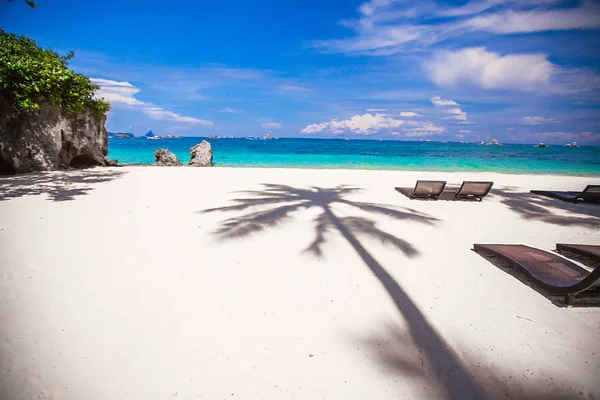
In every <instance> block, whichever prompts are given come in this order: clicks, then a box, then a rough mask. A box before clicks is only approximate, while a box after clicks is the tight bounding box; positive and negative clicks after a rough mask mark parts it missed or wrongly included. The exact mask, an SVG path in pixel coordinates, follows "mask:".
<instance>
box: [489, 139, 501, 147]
mask: <svg viewBox="0 0 600 400" xmlns="http://www.w3.org/2000/svg"><path fill="white" fill-rule="evenodd" d="M485 145H486V146H502V144H500V142H499V141H498V139H492V141H491V142H490V143H486V144H485Z"/></svg>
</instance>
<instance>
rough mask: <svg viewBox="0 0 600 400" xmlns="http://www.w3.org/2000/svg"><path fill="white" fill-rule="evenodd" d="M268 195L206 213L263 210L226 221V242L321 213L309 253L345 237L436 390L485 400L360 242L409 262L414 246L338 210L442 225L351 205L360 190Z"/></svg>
mask: <svg viewBox="0 0 600 400" xmlns="http://www.w3.org/2000/svg"><path fill="white" fill-rule="evenodd" d="M264 186H265V189H264V190H262V191H247V192H242V193H244V194H245V195H247V196H248V197H244V198H238V199H234V200H233V202H234V203H236V204H234V205H231V206H226V207H220V208H214V209H208V210H204V211H202V212H203V213H210V212H231V211H245V210H248V209H250V208H254V207H259V208H260V209H259V210H257V211H251V212H248V213H247V214H244V215H242V216H238V217H232V218H229V219H226V220H225V221H224V222H223V225H222V226H221V227H220V228H219V229H218V230H217V231H216V234H217V235H218V236H219V237H221V238H223V239H228V238H242V237H246V236H249V235H250V234H253V233H256V232H260V231H263V230H265V229H267V228H269V227H273V226H276V225H278V224H281V223H282V222H284V221H286V220H288V219H290V218H291V213H293V212H294V211H297V210H302V209H309V208H318V209H319V210H320V213H319V215H318V216H317V217H316V218H315V220H314V223H315V239H314V240H313V242H312V243H311V244H310V245H309V247H308V248H307V249H306V251H309V252H312V253H314V254H315V255H320V254H322V253H323V246H324V245H325V243H326V237H327V235H328V234H331V233H332V232H333V231H335V232H337V233H338V234H340V235H341V236H342V237H344V238H345V239H346V241H347V242H348V243H349V244H350V245H351V246H352V248H353V249H354V250H355V251H356V253H357V254H358V256H359V257H360V258H361V259H362V260H363V262H364V263H365V264H366V265H367V267H368V268H369V269H370V271H371V272H372V273H373V275H374V276H375V277H376V278H377V280H378V281H379V283H380V284H381V285H382V286H383V288H384V289H385V291H386V293H387V294H388V296H389V297H390V300H391V301H392V302H393V303H394V304H395V306H396V309H397V310H398V312H399V314H400V315H401V316H402V317H404V319H405V320H406V321H407V322H408V326H409V327H410V328H409V329H410V336H411V338H412V341H413V342H414V343H416V345H417V346H418V348H419V349H420V351H421V352H422V354H423V355H424V357H425V360H426V362H427V363H428V365H429V366H430V370H431V372H432V373H433V376H434V379H435V384H436V385H439V386H441V390H442V391H443V392H445V393H446V395H447V397H449V398H453V399H459V398H460V399H464V398H471V399H473V398H482V396H481V394H482V391H481V389H480V388H479V385H478V383H477V382H476V381H475V380H474V379H473V378H472V377H471V376H470V375H469V373H468V372H467V371H466V370H465V369H464V368H463V366H462V364H461V363H460V361H459V359H458V358H457V357H456V355H455V354H454V353H453V352H452V350H451V349H450V348H449V347H448V345H447V344H446V343H445V341H444V339H443V338H442V337H441V336H440V335H439V334H438V333H437V332H436V331H435V329H434V328H433V327H432V325H431V324H430V323H429V321H428V320H427V318H426V317H425V316H424V315H423V314H422V313H421V311H420V310H419V308H418V307H417V306H416V305H415V304H414V302H413V301H412V299H411V298H410V297H409V296H408V295H407V293H406V292H405V291H404V289H403V288H402V287H401V286H400V284H399V283H398V282H397V281H396V280H395V279H394V278H393V277H392V276H391V275H390V274H389V273H388V272H387V271H386V270H385V268H384V267H383V266H382V265H381V264H380V263H379V262H378V261H377V260H376V259H375V258H374V257H373V256H372V255H371V254H370V253H369V251H368V250H367V249H366V248H365V247H364V246H363V245H362V243H361V242H360V241H359V239H358V237H359V236H367V237H373V238H377V239H380V240H382V241H383V242H386V243H389V244H391V245H393V246H394V247H396V248H397V249H399V250H400V251H401V252H402V253H403V254H404V255H405V256H407V257H415V256H417V255H418V254H419V252H418V250H417V249H415V248H414V247H413V246H412V245H411V244H410V243H409V242H407V241H406V240H404V239H401V238H398V237H396V236H393V235H391V234H389V233H387V232H384V231H382V230H380V229H379V228H378V227H377V226H376V224H375V222H374V221H372V220H370V219H367V218H363V217H338V216H337V215H336V214H335V212H334V211H333V209H332V206H333V205H334V204H344V205H348V206H351V207H354V208H356V209H358V210H362V211H365V212H368V213H378V214H383V215H386V216H388V217H391V218H394V219H396V220H405V221H407V220H410V221H416V222H420V223H424V224H428V225H433V224H434V223H435V222H436V221H437V220H436V219H435V218H433V217H430V216H428V215H426V214H423V213H421V212H418V211H415V210H412V209H408V208H399V207H393V206H386V205H381V204H375V203H364V202H356V201H351V200H348V199H346V198H345V196H346V195H349V194H352V193H355V192H357V191H358V190H359V189H357V188H354V187H346V186H338V187H334V188H320V187H313V188H310V189H300V188H294V187H291V186H285V185H272V184H267V185H264ZM399 369H400V371H401V372H402V373H403V375H411V373H412V372H413V370H412V368H411V366H410V365H402V366H400V367H399Z"/></svg>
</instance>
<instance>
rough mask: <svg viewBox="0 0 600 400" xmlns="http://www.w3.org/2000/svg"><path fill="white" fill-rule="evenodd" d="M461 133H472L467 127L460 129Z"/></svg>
mask: <svg viewBox="0 0 600 400" xmlns="http://www.w3.org/2000/svg"><path fill="white" fill-rule="evenodd" d="M459 132H460V133H471V131H469V130H467V129H461V130H460V131H459Z"/></svg>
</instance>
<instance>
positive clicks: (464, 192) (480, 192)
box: [454, 181, 494, 201]
mask: <svg viewBox="0 0 600 400" xmlns="http://www.w3.org/2000/svg"><path fill="white" fill-rule="evenodd" d="M492 186H494V182H475V181H464V182H463V183H462V185H461V186H460V189H458V192H456V195H455V196H454V199H455V200H478V201H481V200H482V199H483V198H484V197H485V196H486V195H487V194H488V193H489V192H490V190H491V189H492Z"/></svg>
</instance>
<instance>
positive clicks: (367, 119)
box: [300, 114, 404, 135]
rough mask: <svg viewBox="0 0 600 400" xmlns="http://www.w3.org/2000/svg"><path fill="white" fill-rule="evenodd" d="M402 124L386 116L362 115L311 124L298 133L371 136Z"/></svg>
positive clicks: (402, 122) (400, 121) (401, 121)
mask: <svg viewBox="0 0 600 400" xmlns="http://www.w3.org/2000/svg"><path fill="white" fill-rule="evenodd" d="M403 124H404V121H403V120H399V119H395V118H393V117H391V116H388V115H386V114H375V115H372V114H363V115H355V116H353V117H352V118H350V119H347V120H342V121H339V120H336V119H333V120H331V121H329V122H322V123H320V124H311V125H308V126H307V127H305V128H304V129H302V130H301V131H300V133H318V132H323V131H327V132H331V133H334V134H339V133H343V132H346V131H348V132H351V133H355V134H363V135H372V134H375V133H377V132H379V131H381V130H385V129H394V128H399V127H400V126H402V125H403Z"/></svg>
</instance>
